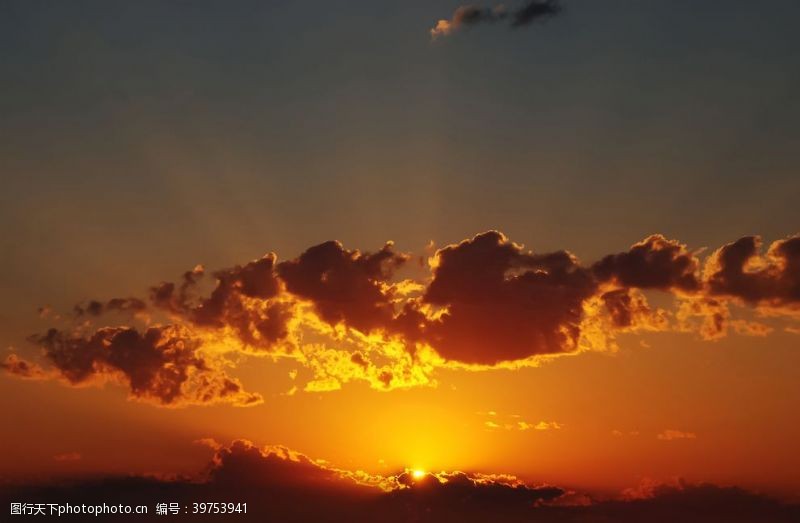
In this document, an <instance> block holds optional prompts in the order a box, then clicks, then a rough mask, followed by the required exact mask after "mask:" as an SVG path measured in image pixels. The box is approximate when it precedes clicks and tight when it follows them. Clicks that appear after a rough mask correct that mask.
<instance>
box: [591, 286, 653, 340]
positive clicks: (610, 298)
mask: <svg viewBox="0 0 800 523" xmlns="http://www.w3.org/2000/svg"><path fill="white" fill-rule="evenodd" d="M601 298H602V299H603V303H604V304H605V307H606V309H607V310H608V312H609V314H610V315H611V321H612V323H613V325H614V327H616V328H618V329H621V330H650V331H663V330H667V329H668V328H669V319H668V317H667V312H666V311H664V310H662V309H658V310H655V311H654V310H652V309H651V308H650V305H649V304H648V303H647V298H646V297H645V296H644V294H642V292H640V291H638V290H637V289H615V290H613V291H608V292H606V293H604V294H603V295H602V296H601Z"/></svg>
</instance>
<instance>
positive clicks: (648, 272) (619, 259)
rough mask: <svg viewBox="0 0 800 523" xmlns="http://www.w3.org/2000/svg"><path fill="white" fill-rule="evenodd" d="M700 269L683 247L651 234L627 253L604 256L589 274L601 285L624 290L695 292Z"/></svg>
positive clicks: (694, 259) (697, 262)
mask: <svg viewBox="0 0 800 523" xmlns="http://www.w3.org/2000/svg"><path fill="white" fill-rule="evenodd" d="M699 266H700V262H699V261H698V259H697V258H696V257H695V256H694V255H693V254H692V253H690V252H689V251H688V250H687V249H686V246H685V245H682V244H681V243H679V242H678V241H676V240H668V239H667V238H665V237H664V236H662V235H660V234H654V235H652V236H650V237H648V238H646V239H645V240H643V241H641V242H639V243H636V244H634V245H633V246H632V247H631V248H630V250H628V251H627V252H622V253H619V254H611V255H609V256H606V257H605V258H603V259H602V260H600V261H599V262H597V263H595V264H594V265H593V266H592V270H594V273H595V274H596V275H597V278H598V279H599V280H600V281H603V282H606V281H614V282H616V283H617V284H619V285H621V286H623V287H636V288H638V289H659V290H672V289H675V290H680V291H684V292H694V291H697V290H698V289H699V288H700V281H699V279H698V278H699V276H698V269H699Z"/></svg>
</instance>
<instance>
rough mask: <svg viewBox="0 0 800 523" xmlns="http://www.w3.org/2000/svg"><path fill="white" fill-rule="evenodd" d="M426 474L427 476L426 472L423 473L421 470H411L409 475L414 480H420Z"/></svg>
mask: <svg viewBox="0 0 800 523" xmlns="http://www.w3.org/2000/svg"><path fill="white" fill-rule="evenodd" d="M427 474H428V473H427V472H425V471H424V470H422V469H414V470H412V471H411V475H412V476H413V477H414V479H422V478H424V477H425V476H426V475H427Z"/></svg>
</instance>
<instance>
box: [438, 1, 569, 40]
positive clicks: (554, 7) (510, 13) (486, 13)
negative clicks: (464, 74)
mask: <svg viewBox="0 0 800 523" xmlns="http://www.w3.org/2000/svg"><path fill="white" fill-rule="evenodd" d="M561 11H562V7H561V4H560V2H559V0H526V1H524V2H523V3H522V4H520V5H518V6H517V7H515V8H513V9H511V10H509V9H508V8H506V6H505V5H503V4H500V5H497V6H494V7H479V6H475V5H462V6H459V7H457V8H456V10H455V11H454V12H453V15H452V16H451V17H450V19H442V20H439V21H437V22H436V25H435V26H434V27H433V29H431V30H430V34H431V38H432V39H434V40H435V39H437V38H439V37H444V36H450V35H451V34H453V33H454V32H456V31H458V30H460V29H461V28H463V27H468V26H473V25H478V24H485V23H494V22H501V21H506V22H508V23H509V24H510V27H523V26H526V25H529V24H531V23H533V22H534V21H537V20H544V19H546V18H551V17H553V16H555V15H557V14H559V13H560V12H561Z"/></svg>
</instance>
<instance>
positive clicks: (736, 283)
mask: <svg viewBox="0 0 800 523" xmlns="http://www.w3.org/2000/svg"><path fill="white" fill-rule="evenodd" d="M760 251H761V239H760V238H759V237H757V236H746V237H744V238H741V239H739V240H737V241H735V242H733V243H729V244H727V245H725V246H723V247H722V248H720V249H719V250H717V251H716V252H714V253H713V254H712V255H711V257H710V258H709V260H708V262H707V263H706V273H707V274H708V276H707V281H708V287H709V292H710V293H711V294H713V295H718V296H729V297H733V298H737V299H740V300H743V301H745V302H747V303H749V304H752V305H767V306H773V307H792V308H798V307H800V236H792V237H790V238H787V239H785V240H779V241H776V242H774V243H773V244H772V245H770V247H769V249H768V250H767V253H766V255H765V256H761V254H760Z"/></svg>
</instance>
